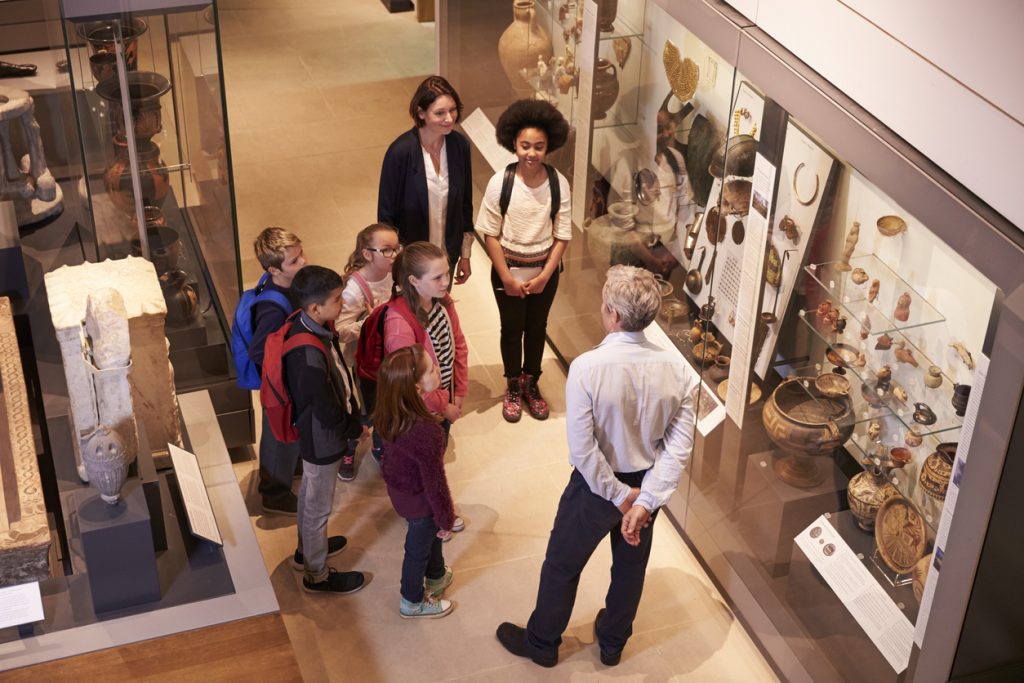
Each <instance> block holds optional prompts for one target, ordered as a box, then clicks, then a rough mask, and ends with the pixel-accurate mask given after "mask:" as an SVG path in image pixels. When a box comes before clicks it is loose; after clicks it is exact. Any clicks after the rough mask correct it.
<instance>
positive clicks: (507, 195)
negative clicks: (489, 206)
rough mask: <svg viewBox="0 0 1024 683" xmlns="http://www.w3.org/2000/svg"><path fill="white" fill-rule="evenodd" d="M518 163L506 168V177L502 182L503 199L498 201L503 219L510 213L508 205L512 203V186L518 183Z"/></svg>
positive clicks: (515, 162) (514, 162)
mask: <svg viewBox="0 0 1024 683" xmlns="http://www.w3.org/2000/svg"><path fill="white" fill-rule="evenodd" d="M518 167H519V162H518V161H513V162H512V163H511V164H509V165H508V166H506V167H505V177H504V178H503V179H502V181H501V198H500V199H499V200H498V208H499V209H500V210H501V217H502V219H504V218H505V214H506V213H508V204H509V202H511V201H512V184H513V183H515V181H516V168H518Z"/></svg>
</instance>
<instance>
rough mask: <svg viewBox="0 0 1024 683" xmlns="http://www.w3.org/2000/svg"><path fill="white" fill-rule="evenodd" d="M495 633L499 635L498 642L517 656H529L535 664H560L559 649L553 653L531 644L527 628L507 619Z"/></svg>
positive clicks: (551, 665)
mask: <svg viewBox="0 0 1024 683" xmlns="http://www.w3.org/2000/svg"><path fill="white" fill-rule="evenodd" d="M495 635H496V636H497V637H498V642H499V643H501V644H502V645H503V646H504V647H505V649H506V650H508V651H509V652H511V653H512V654H514V655H516V656H517V657H528V658H529V659H531V660H533V663H534V664H540V665H541V666H546V667H548V668H551V667H553V666H554V665H555V664H558V650H555V651H554V652H553V653H552V652H546V651H544V650H542V649H540V648H539V647H535V646H533V645H531V644H530V641H528V640H527V639H526V629H525V628H523V627H521V626H516V625H515V624H511V623H509V622H507V621H506V622H505V623H503V624H502V625H501V626H499V627H498V632H497V633H495Z"/></svg>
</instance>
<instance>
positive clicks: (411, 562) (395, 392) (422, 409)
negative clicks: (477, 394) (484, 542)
mask: <svg viewBox="0 0 1024 683" xmlns="http://www.w3.org/2000/svg"><path fill="white" fill-rule="evenodd" d="M440 385H441V372H440V370H438V367H437V365H436V364H435V363H434V362H433V360H432V359H431V357H430V355H429V354H428V353H427V351H426V349H424V348H423V347H422V346H421V345H419V344H413V345H412V346H406V347H403V348H400V349H398V350H396V351H393V352H392V353H390V354H389V355H388V356H387V358H385V359H384V362H383V363H381V365H380V369H379V370H378V371H377V405H376V408H375V410H374V415H373V424H374V429H375V430H376V431H377V433H378V434H380V436H381V438H382V439H383V440H384V458H383V460H382V467H381V471H382V473H383V475H384V483H385V484H387V489H388V496H390V498H391V504H392V505H394V507H395V511H396V512H397V513H398V514H399V515H401V516H402V517H404V518H405V520H406V522H407V523H408V530H407V531H406V534H405V558H404V559H403V560H402V587H401V593H402V599H401V602H400V603H399V614H400V615H401V616H402V618H403V619H414V618H427V619H432V618H438V617H444V616H447V615H448V614H449V613H450V612H451V610H452V603H451V602H450V601H448V600H442V599H441V595H442V594H443V593H444V591H445V589H446V588H447V587H448V586H449V585H450V584H451V582H452V578H453V576H454V572H453V571H452V568H451V567H448V566H446V565H445V563H444V555H443V553H442V550H441V544H442V541H443V540H445V539H447V538H450V537H451V534H452V525H453V524H454V522H455V508H454V506H453V504H452V494H451V491H449V489H448V480H447V478H446V477H445V474H444V445H445V436H444V430H443V429H441V424H440V422H441V418H440V417H439V416H437V415H434V414H433V413H431V412H430V411H429V410H428V409H427V406H426V404H425V403H424V402H423V395H424V394H429V393H430V392H431V391H434V390H435V389H437V388H438V387H439V386H440Z"/></svg>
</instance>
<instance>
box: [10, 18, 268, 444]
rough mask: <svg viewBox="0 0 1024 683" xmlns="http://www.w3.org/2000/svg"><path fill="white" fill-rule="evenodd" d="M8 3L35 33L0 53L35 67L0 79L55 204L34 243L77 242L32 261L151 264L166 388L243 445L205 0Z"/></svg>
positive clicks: (234, 260)
mask: <svg viewBox="0 0 1024 683" xmlns="http://www.w3.org/2000/svg"><path fill="white" fill-rule="evenodd" d="M8 5H11V6H22V7H23V12H24V14H25V15H26V16H27V17H28V18H29V19H31V22H30V24H29V25H31V26H32V27H33V28H34V29H35V34H34V35H35V38H33V39H31V40H29V39H26V40H25V45H24V50H21V51H19V52H17V53H13V54H7V55H5V56H4V60H5V61H11V62H17V63H22V62H24V63H31V64H32V65H34V66H35V67H36V69H35V72H34V73H33V74H31V75H29V76H27V77H25V78H20V79H9V80H8V79H5V80H4V81H3V82H2V85H4V86H11V87H15V88H18V87H21V88H24V89H25V90H26V92H28V93H30V94H31V96H32V98H33V100H34V102H35V118H36V120H37V122H38V125H39V128H40V130H41V133H42V135H41V138H42V143H43V147H44V149H45V157H46V161H47V162H48V166H49V169H50V172H51V173H52V174H53V176H54V177H55V178H56V184H57V188H58V192H59V193H60V195H61V199H62V202H63V206H62V210H61V211H59V212H57V213H56V215H49V216H47V217H46V222H43V221H38V222H36V223H35V224H34V225H35V227H34V231H35V233H38V234H36V235H35V237H34V239H35V240H37V241H39V242H47V241H48V242H49V243H48V244H47V245H46V246H50V245H51V244H62V246H63V248H64V249H65V250H67V248H68V247H69V246H70V245H71V244H72V243H74V244H76V245H77V247H78V249H75V250H72V251H68V252H67V253H66V254H63V255H62V256H60V257H58V258H55V259H54V260H52V261H50V262H48V265H47V268H46V270H52V269H53V268H55V267H58V266H60V265H62V264H64V263H76V262H80V261H81V260H82V259H84V260H87V261H101V260H104V259H119V258H123V257H125V256H128V255H136V256H144V257H146V258H148V259H149V260H151V261H152V262H153V264H154V266H155V268H156V270H157V275H158V276H159V279H160V286H161V289H162V291H163V294H164V300H165V303H166V304H167V309H168V315H167V337H168V340H169V342H170V356H171V361H172V364H173V366H174V370H175V384H176V387H177V390H178V391H179V392H184V391H190V390H194V389H199V388H208V389H209V390H210V392H211V396H212V398H213V401H214V405H215V408H216V410H217V413H218V415H219V416H220V419H221V423H222V426H223V427H224V432H225V435H226V437H227V439H228V443H229V445H231V446H236V445H242V444H247V443H251V442H252V441H253V436H254V429H253V419H252V404H251V399H250V397H249V395H248V394H247V393H246V392H242V391H240V390H238V389H237V388H236V387H235V386H234V368H233V365H232V364H231V362H230V360H229V358H230V356H229V351H228V348H227V347H228V345H227V343H226V340H227V339H228V336H229V316H230V315H231V313H232V312H233V310H234V306H235V304H236V303H237V300H238V297H239V292H240V283H241V280H240V271H239V267H238V240H237V228H236V219H235V206H234V197H233V189H232V183H231V171H230V163H229V150H228V136H227V120H226V113H225V107H224V98H223V87H222V86H223V81H222V76H221V69H220V55H219V42H218V41H219V37H218V32H217V22H216V12H215V5H214V4H213V3H212V2H198V3H196V2H189V3H179V2H173V1H168V2H157V3H152V2H148V3H142V4H140V5H139V7H140V9H139V11H131V6H132V3H127V4H126V3H123V2H102V1H96V2H84V3H83V2H55V3H50V2H42V1H38V2H31V1H29V0H22V1H20V2H14V3H8V4H5V8H4V9H5V12H6V11H7V7H8ZM15 9H16V7H15ZM29 10H31V11H29ZM11 17H12V20H13V14H12V15H11ZM51 237H52V240H51V239H50V238H51ZM29 241H32V239H30V240H29ZM40 246H42V245H40Z"/></svg>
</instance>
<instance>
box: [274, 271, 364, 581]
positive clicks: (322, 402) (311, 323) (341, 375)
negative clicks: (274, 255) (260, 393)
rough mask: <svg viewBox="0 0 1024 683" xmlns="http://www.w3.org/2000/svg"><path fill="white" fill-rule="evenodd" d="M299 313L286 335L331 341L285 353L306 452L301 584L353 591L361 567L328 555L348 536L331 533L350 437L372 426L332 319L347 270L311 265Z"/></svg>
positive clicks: (304, 275) (300, 277)
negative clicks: (365, 420) (345, 565)
mask: <svg viewBox="0 0 1024 683" xmlns="http://www.w3.org/2000/svg"><path fill="white" fill-rule="evenodd" d="M291 289H292V296H294V297H295V299H296V301H297V302H298V304H299V306H301V307H302V313H300V314H299V315H298V316H297V317H296V318H295V319H294V321H293V322H292V323H291V328H290V329H289V330H288V332H287V333H286V335H285V339H288V338H290V337H292V336H294V335H296V334H298V333H300V332H308V333H312V334H314V335H316V336H317V337H319V338H320V339H321V340H322V341H323V342H324V345H325V346H326V348H327V353H326V354H325V353H324V351H323V348H321V347H314V346H301V347H298V348H296V349H295V350H293V351H291V352H290V353H288V354H287V355H285V357H284V360H283V366H284V377H285V385H286V386H287V388H288V394H289V396H291V399H292V404H293V409H294V413H293V414H294V416H295V426H296V428H297V429H298V432H299V453H300V454H301V455H302V461H303V463H302V484H301V485H300V487H299V501H298V515H299V520H298V530H299V547H298V549H297V550H296V551H295V556H294V558H293V562H292V564H293V567H294V568H295V569H301V570H305V576H304V577H303V579H302V587H303V588H304V589H305V590H306V591H308V592H310V593H351V592H354V591H357V590H359V589H360V588H362V587H363V583H364V578H363V575H362V574H361V573H360V572H339V571H335V570H334V569H333V568H331V567H329V566H327V558H328V557H331V556H333V555H336V554H338V553H339V552H341V551H342V549H344V547H345V543H346V540H345V537H344V536H331V537H330V538H328V536H327V521H328V519H329V518H330V516H331V509H332V508H333V506H334V484H335V481H336V478H337V475H338V467H339V466H340V464H341V457H342V455H344V454H345V453H346V452H347V449H348V447H349V440H350V439H357V438H359V439H364V438H366V436H367V434H368V433H369V432H368V430H367V429H366V427H363V426H362V424H361V422H360V420H359V407H358V403H357V402H356V398H355V394H354V392H353V386H354V384H353V378H352V375H351V373H349V370H348V367H347V366H346V365H345V361H344V359H343V358H342V355H341V349H340V347H339V346H338V335H337V334H335V332H334V326H333V322H334V320H335V319H336V318H337V317H338V314H340V313H341V304H342V301H341V290H342V280H341V276H340V275H338V274H337V273H335V272H334V271H333V270H331V269H329V268H323V267H321V266H306V267H305V268H303V269H302V270H300V271H299V272H298V274H297V275H296V276H295V279H294V280H292V287H291Z"/></svg>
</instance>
